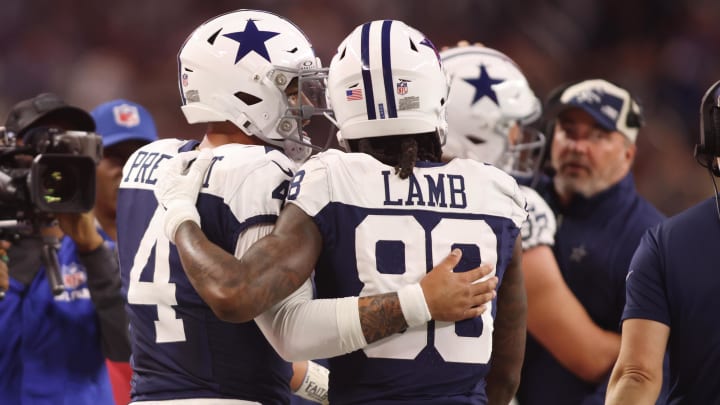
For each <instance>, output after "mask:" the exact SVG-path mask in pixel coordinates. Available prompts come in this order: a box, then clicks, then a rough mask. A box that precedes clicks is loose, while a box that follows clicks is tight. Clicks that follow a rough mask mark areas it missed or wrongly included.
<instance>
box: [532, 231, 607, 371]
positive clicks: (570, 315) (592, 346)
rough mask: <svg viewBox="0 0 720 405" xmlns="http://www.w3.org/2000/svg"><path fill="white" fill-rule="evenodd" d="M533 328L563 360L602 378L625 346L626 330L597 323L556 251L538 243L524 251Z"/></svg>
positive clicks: (571, 367) (569, 367)
mask: <svg viewBox="0 0 720 405" xmlns="http://www.w3.org/2000/svg"><path fill="white" fill-rule="evenodd" d="M522 268H523V273H524V275H525V288H526V291H527V301H528V314H527V327H528V331H529V332H530V333H531V334H532V335H533V337H535V339H537V340H538V341H539V342H540V344H542V345H543V346H544V347H545V348H546V349H547V350H548V351H549V352H550V353H551V354H552V355H553V357H555V359H557V360H558V362H559V363H560V364H562V365H563V366H565V367H566V368H567V369H568V370H570V371H571V372H572V373H574V374H575V375H577V376H578V377H580V378H582V379H583V380H585V381H588V382H592V383H598V382H600V381H602V380H603V379H604V378H607V374H608V373H609V372H610V369H611V368H612V366H613V364H614V363H615V360H616V359H617V355H618V352H619V351H620V335H619V334H617V333H614V332H611V331H607V330H604V329H602V328H600V327H599V326H597V325H596V324H595V323H594V322H593V320H592V319H591V318H590V315H588V313H587V311H586V310H585V308H584V307H583V306H582V305H581V304H580V302H579V301H578V300H577V298H576V297H575V295H574V294H573V293H572V291H570V289H569V288H568V286H567V284H565V281H564V280H563V278H562V275H561V274H560V269H559V267H558V265H557V262H556V261H555V256H554V255H553V252H552V250H551V249H550V247H549V246H547V245H538V246H535V247H533V248H530V249H528V250H525V251H524V252H523V258H522Z"/></svg>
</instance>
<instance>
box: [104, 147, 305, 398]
mask: <svg viewBox="0 0 720 405" xmlns="http://www.w3.org/2000/svg"><path fill="white" fill-rule="evenodd" d="M195 144H196V143H194V142H191V143H188V142H187V141H181V140H177V139H165V140H160V141H156V142H153V143H151V144H149V145H146V146H143V147H142V148H140V149H139V150H137V151H136V152H135V153H134V154H133V155H132V156H131V157H130V158H129V159H128V162H127V163H126V165H125V167H124V169H123V180H122V183H121V185H120V192H119V197H118V246H119V252H120V267H121V271H122V279H123V289H124V292H125V293H126V294H127V299H128V313H129V318H130V332H131V341H132V349H133V355H132V359H131V365H132V367H133V381H132V385H133V389H132V397H133V400H135V401H138V400H163V399H181V398H233V399H244V400H251V401H258V402H261V403H263V404H285V403H288V402H289V401H290V390H289V387H288V381H289V378H290V375H291V366H290V364H289V363H287V362H285V361H283V360H282V359H281V358H280V357H279V356H278V355H277V353H276V352H275V351H274V350H273V348H272V347H271V346H270V344H269V343H268V342H267V340H266V339H265V337H264V336H263V335H262V333H261V332H260V330H259V329H258V327H257V325H256V324H255V322H247V323H243V324H233V323H227V322H223V321H220V320H219V319H218V318H217V317H215V315H214V314H213V312H212V310H211V309H210V308H209V307H208V306H207V305H206V304H205V303H204V302H203V301H202V299H201V298H200V296H198V294H197V293H196V292H195V290H194V289H193V287H192V285H191V284H190V282H189V280H188V279H187V277H186V276H185V273H184V271H183V269H182V265H181V263H180V259H179V256H178V254H177V250H176V248H175V246H174V245H172V244H171V243H170V242H169V241H168V239H167V238H166V237H165V235H164V232H163V215H164V210H163V209H162V208H161V207H160V208H158V204H157V201H156V200H155V197H154V195H153V186H154V184H155V182H156V176H157V173H156V170H157V167H158V165H159V164H160V162H162V161H163V160H165V159H169V158H171V157H172V156H174V155H175V154H177V153H178V151H180V150H186V149H190V148H192V147H193V146H195ZM213 154H214V157H213V163H212V164H211V166H210V168H209V169H208V174H207V176H206V178H205V180H204V184H203V187H202V190H201V194H200V195H199V197H198V211H199V212H200V215H201V217H202V229H203V231H204V232H205V234H206V235H207V236H208V238H209V239H210V240H211V241H212V242H213V243H215V244H217V245H219V246H220V247H222V248H223V249H225V250H226V251H228V252H230V253H232V254H234V253H235V248H236V244H237V241H238V238H239V235H240V234H241V233H242V232H243V231H244V230H246V229H247V228H249V227H251V226H253V225H257V224H273V223H274V222H275V220H276V218H277V216H278V214H279V212H280V208H281V206H282V204H283V200H284V197H285V191H286V188H287V184H288V183H289V180H290V178H291V177H290V176H291V175H292V173H291V170H290V167H292V166H291V165H292V163H291V162H290V161H289V160H288V159H287V157H285V155H283V154H282V153H281V152H279V151H277V150H274V149H270V148H265V147H262V146H250V145H239V144H229V145H223V146H219V147H217V148H215V149H213Z"/></svg>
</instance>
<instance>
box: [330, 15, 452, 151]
mask: <svg viewBox="0 0 720 405" xmlns="http://www.w3.org/2000/svg"><path fill="white" fill-rule="evenodd" d="M447 93H448V82H447V76H446V75H445V71H444V70H443V67H442V63H441V62H440V60H439V57H438V54H437V50H436V49H435V46H434V45H433V44H432V43H431V42H430V40H428V39H427V38H426V37H425V35H423V34H422V33H421V32H419V31H417V30H416V29H414V28H412V27H409V26H407V25H406V24H405V23H403V22H401V21H394V20H384V21H372V22H368V23H365V24H363V25H360V26H358V27H357V28H355V30H353V32H352V33H351V34H350V35H349V36H348V37H347V38H345V39H344V40H343V41H342V43H341V44H340V46H339V47H338V50H337V54H336V55H335V56H334V57H333V59H332V61H331V63H330V70H329V72H328V90H327V95H328V99H329V103H328V104H329V105H330V106H331V107H332V109H333V111H334V114H335V119H336V121H337V122H336V125H337V126H338V128H339V129H340V132H338V140H339V141H340V143H341V145H345V143H344V140H347V139H359V138H371V137H379V136H388V135H406V134H419V133H426V132H437V133H438V135H439V136H440V141H441V143H442V142H444V138H445V133H446V131H447V123H446V120H445V102H446V101H447Z"/></svg>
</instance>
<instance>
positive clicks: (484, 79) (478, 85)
mask: <svg viewBox="0 0 720 405" xmlns="http://www.w3.org/2000/svg"><path fill="white" fill-rule="evenodd" d="M463 80H465V81H466V82H468V83H469V84H470V85H471V86H473V87H475V96H473V100H472V103H470V105H472V104H475V103H476V102H477V101H478V100H480V99H481V98H483V97H490V99H491V100H492V101H493V102H494V103H495V104H496V105H498V106H499V105H500V103H499V102H498V98H497V94H495V90H493V88H492V86H494V85H496V84H499V83H502V82H504V81H505V80H503V79H493V78H492V77H490V75H488V72H487V69H485V65H480V77H478V78H477V79H463Z"/></svg>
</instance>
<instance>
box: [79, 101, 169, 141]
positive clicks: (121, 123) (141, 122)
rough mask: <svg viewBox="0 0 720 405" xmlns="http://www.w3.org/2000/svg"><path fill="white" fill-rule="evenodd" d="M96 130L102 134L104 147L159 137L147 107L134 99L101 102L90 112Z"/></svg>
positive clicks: (153, 139)
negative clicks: (133, 100) (134, 101)
mask: <svg viewBox="0 0 720 405" xmlns="http://www.w3.org/2000/svg"><path fill="white" fill-rule="evenodd" d="M90 115H92V117H93V119H95V126H96V132H97V133H98V134H99V135H101V136H102V140H103V148H108V147H110V146H113V145H116V144H118V143H120V142H125V141H145V142H147V143H150V142H152V141H155V140H157V139H158V136H157V129H156V128H155V121H154V120H153V118H152V116H151V115H150V113H149V112H148V111H147V110H146V109H145V107H143V106H141V105H140V104H137V103H133V102H132V101H128V100H123V99H117V100H112V101H108V102H107V103H103V104H100V105H99V106H97V107H95V109H94V110H92V111H91V112H90Z"/></svg>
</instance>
